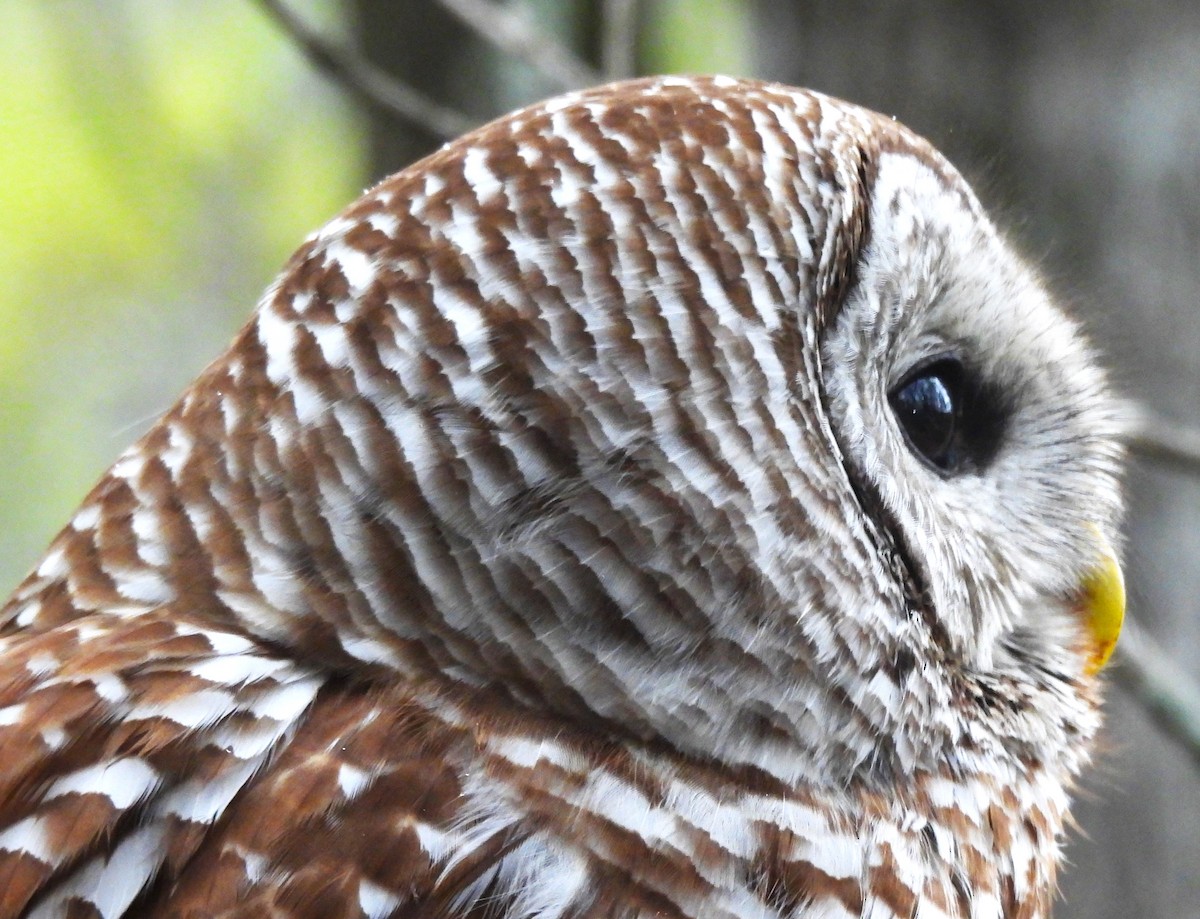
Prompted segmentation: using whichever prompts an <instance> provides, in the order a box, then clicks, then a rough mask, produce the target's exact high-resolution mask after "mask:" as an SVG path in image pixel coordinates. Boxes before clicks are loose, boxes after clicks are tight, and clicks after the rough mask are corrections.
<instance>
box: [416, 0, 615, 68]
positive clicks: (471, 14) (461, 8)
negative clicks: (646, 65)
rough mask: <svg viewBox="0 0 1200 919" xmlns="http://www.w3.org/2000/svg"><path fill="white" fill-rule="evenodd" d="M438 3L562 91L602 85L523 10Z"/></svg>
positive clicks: (470, 1)
mask: <svg viewBox="0 0 1200 919" xmlns="http://www.w3.org/2000/svg"><path fill="white" fill-rule="evenodd" d="M438 2H439V3H440V4H441V5H442V7H443V9H445V10H447V11H448V12H450V13H453V14H454V15H455V16H457V17H458V19H459V20H460V21H461V22H462V23H463V24H464V25H466V26H467V27H469V28H470V29H471V30H472V31H473V32H475V34H476V35H478V36H479V37H480V38H482V39H483V40H484V41H486V42H489V43H490V44H492V45H494V46H495V47H496V48H499V49H500V50H501V51H503V52H504V53H505V54H510V55H512V56H513V57H516V58H520V59H521V60H523V61H525V62H526V63H527V64H529V65H530V66H531V67H533V68H534V69H535V70H537V71H538V72H539V73H541V74H543V75H544V76H546V77H547V78H548V79H550V80H551V81H552V82H554V83H556V84H558V85H559V86H560V87H562V88H563V89H581V88H582V87H585V86H594V85H595V84H597V83H599V82H601V77H600V74H598V73H596V71H595V70H593V69H592V68H591V67H589V66H588V65H587V64H585V63H584V62H583V61H581V60H580V59H579V58H578V57H577V56H576V55H574V54H573V53H572V52H571V51H570V50H569V49H568V48H566V47H565V46H563V45H562V44H560V43H559V42H557V41H555V40H554V38H552V37H551V36H549V35H547V34H546V33H545V32H543V31H541V30H540V29H538V28H537V27H536V26H535V25H534V24H533V23H532V22H530V20H529V16H528V14H527V13H526V12H525V11H524V10H514V9H508V8H507V7H502V6H500V5H498V4H496V3H493V2H489V0H438Z"/></svg>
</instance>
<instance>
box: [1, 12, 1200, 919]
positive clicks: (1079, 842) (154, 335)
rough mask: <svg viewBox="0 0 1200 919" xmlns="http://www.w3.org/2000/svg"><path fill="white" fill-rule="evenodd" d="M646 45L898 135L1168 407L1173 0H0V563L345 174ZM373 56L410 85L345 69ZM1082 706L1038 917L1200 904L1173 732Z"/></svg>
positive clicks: (1180, 661) (1186, 54)
mask: <svg viewBox="0 0 1200 919" xmlns="http://www.w3.org/2000/svg"><path fill="white" fill-rule="evenodd" d="M288 10H290V11H291V12H292V13H294V14H295V15H296V16H298V17H299V19H298V20H297V21H295V22H292V23H291V30H292V31H291V32H289V31H288V29H287V28H285V27H284V26H286V25H287V19H286V17H287V15H288V14H287V11H288ZM472 23H474V26H473V25H472ZM296 30H301V31H305V30H307V32H309V33H310V34H309V35H308V36H307V41H308V46H307V50H305V40H304V38H303V37H299V38H298V36H297V34H296ZM539 35H540V38H539ZM531 36H532V37H531ZM547 40H548V41H547ZM522 42H524V43H522ZM343 52H348V53H346V54H345V56H344V57H342V56H340V55H342V54H343ZM314 60H318V61H319V62H324V64H325V66H326V68H327V69H326V71H321V70H319V69H318V68H317V67H315V66H314ZM346 61H349V62H350V63H349V65H347V64H346ZM339 62H340V63H339ZM331 63H332V65H334V66H333V69H338V68H339V67H340V68H341V69H342V70H343V74H342V76H341V78H336V77H334V76H331V74H330V73H329V72H328V69H329V67H330V65H331ZM372 66H374V67H375V68H378V69H377V70H373V69H371V68H372ZM347 67H349V68H350V70H351V71H352V72H351V73H350V76H349V77H347V76H346V70H347ZM664 71H687V72H715V71H719V72H726V73H735V74H739V75H746V76H756V77H762V78H766V79H772V80H779V81H782V82H785V83H790V84H795V85H802V86H808V87H811V88H814V89H819V90H822V91H825V92H828V93H831V94H834V95H838V96H842V97H845V98H847V99H850V100H853V101H855V102H859V103H861V104H864V105H866V106H868V107H870V108H874V109H877V110H879V111H882V112H885V113H887V114H891V115H895V116H896V117H897V118H899V119H900V120H901V121H903V122H905V123H906V124H908V125H909V126H910V127H912V128H914V129H916V130H917V131H918V132H920V133H922V134H924V135H925V136H927V137H928V138H930V139H931V140H932V141H933V143H934V144H935V145H936V146H937V147H939V148H940V149H941V150H942V151H943V152H944V153H946V154H947V155H948V156H949V157H950V159H951V160H953V161H954V162H955V163H956V164H957V165H958V166H959V168H960V169H961V170H962V171H963V172H964V173H965V174H966V175H967V176H968V177H969V178H970V179H971V180H972V181H973V182H974V184H975V186H976V189H977V191H978V192H979V194H980V197H981V198H982V199H983V201H984V204H985V206H987V207H988V208H989V210H990V211H991V213H992V214H993V215H994V216H996V217H997V218H998V219H999V222H1000V223H1001V224H1002V225H1003V226H1005V227H1006V228H1007V229H1008V230H1009V232H1010V235H1011V236H1012V237H1013V238H1014V239H1015V241H1016V242H1017V245H1018V248H1020V249H1021V250H1022V251H1024V252H1025V253H1026V254H1027V255H1029V256H1030V258H1031V259H1032V261H1034V263H1035V264H1037V265H1039V266H1040V267H1041V269H1042V271H1043V273H1044V275H1045V276H1046V278H1047V279H1048V283H1049V284H1050V286H1051V288H1052V289H1054V290H1055V291H1056V292H1057V293H1058V294H1059V296H1060V297H1061V298H1062V299H1063V300H1064V301H1065V302H1066V303H1067V304H1068V305H1069V307H1070V309H1071V310H1072V311H1073V312H1074V313H1075V314H1076V315H1078V316H1079V317H1080V318H1081V319H1082V320H1083V321H1084V322H1085V324H1086V325H1087V326H1088V327H1089V328H1090V329H1091V331H1092V334H1093V336H1094V338H1095V339H1096V341H1097V342H1098V343H1099V344H1100V345H1101V347H1102V348H1103V349H1104V350H1105V351H1106V352H1107V354H1108V355H1109V363H1110V366H1111V369H1112V371H1113V373H1114V375H1115V377H1116V379H1117V381H1118V382H1119V384H1120V386H1121V388H1122V389H1123V391H1124V392H1125V393H1126V394H1127V395H1128V396H1129V397H1131V398H1132V399H1134V400H1136V402H1137V403H1138V404H1140V405H1142V406H1145V407H1147V408H1148V409H1149V411H1151V412H1152V413H1153V414H1154V416H1155V417H1157V418H1159V419H1161V420H1162V422H1163V423H1164V425H1165V428H1164V430H1165V431H1166V432H1167V433H1173V434H1179V433H1181V432H1182V433H1184V434H1186V433H1187V432H1188V431H1189V430H1191V429H1193V428H1200V308H1198V304H1200V159H1198V156H1200V4H1194V3H1191V2H1188V0H1141V2H1137V3H1134V2H1132V0H1127V2H1123V3H1117V2H1099V0H1095V2H1078V3H1075V2H1072V3H1068V2H1057V3H1055V2H1050V3H1047V2H1035V0H1006V2H999V0H976V2H973V3H962V2H959V0H911V2H899V0H891V2H875V3H866V2H858V0H813V2H802V0H799V2H767V0H758V2H754V0H694V2H683V0H643V2H642V3H640V4H637V3H631V2H628V0H608V2H603V0H525V2H523V3H520V2H510V3H489V2H481V0H471V2H468V0H440V2H435V0H390V2H389V0H345V2H341V3H337V2H326V3H319V2H315V0H291V2H290V3H289V4H288V6H287V7H286V9H284V8H280V7H279V6H278V5H277V4H276V3H272V2H266V0H258V2H255V0H3V2H2V4H0V132H2V133H0V137H2V140H0V444H2V447H0V595H4V594H7V592H8V590H9V589H10V588H11V587H13V586H15V585H16V583H17V581H18V580H19V579H20V577H21V576H22V575H23V573H24V572H25V571H26V570H27V569H28V568H29V567H30V566H31V565H33V563H34V562H35V561H36V560H37V558H38V556H39V554H40V550H41V548H42V547H43V546H44V545H45V544H46V542H47V541H48V540H49V539H50V537H51V536H52V535H53V533H54V531H55V530H56V529H57V527H58V526H59V525H60V524H61V523H62V522H63V521H65V520H66V519H67V517H68V515H69V513H70V512H71V510H72V509H73V508H74V506H75V505H76V504H77V502H78V501H79V499H80V498H81V497H82V496H83V494H84V492H85V491H86V490H87V489H88V488H89V487H90V485H91V484H92V482H93V481H94V480H95V479H96V478H97V477H98V475H99V474H100V472H101V471H102V470H103V469H104V468H105V467H106V466H107V465H108V464H109V463H110V462H111V461H112V460H113V459H114V458H115V457H116V455H117V454H118V453H119V452H120V451H121V450H122V449H123V448H124V447H125V446H126V445H127V444H129V443H130V442H131V441H133V440H134V439H135V438H136V437H137V436H138V435H139V434H140V433H141V432H142V431H143V430H144V429H145V428H146V427H147V426H148V425H149V423H150V421H151V420H153V418H154V417H155V416H156V415H157V414H158V413H160V412H161V411H162V410H164V409H165V408H167V407H168V406H169V405H170V404H171V402H173V401H174V398H175V396H176V395H177V394H178V393H179V391H180V390H181V389H182V388H183V387H184V386H185V385H186V384H187V382H188V381H189V380H190V379H191V378H192V377H193V376H195V374H196V373H197V372H198V371H199V370H200V369H201V368H202V367H203V366H204V364H205V363H206V362H207V361H208V360H209V359H210V358H212V357H214V356H215V355H216V354H217V353H218V352H219V351H220V350H221V349H222V347H223V346H224V344H225V343H226V342H227V341H228V340H229V338H230V337H231V336H232V335H233V333H234V332H235V331H236V329H237V328H238V327H239V326H240V325H241V324H242V322H244V321H245V319H246V318H247V317H248V315H249V313H250V311H251V309H252V308H253V305H254V303H255V301H256V299H257V297H258V295H259V293H260V292H261V291H262V290H263V289H264V288H265V286H266V285H267V283H268V282H269V281H270V280H271V278H272V277H273V275H274V273H275V272H276V270H277V268H278V266H279V265H280V264H282V262H283V260H284V259H285V258H286V257H287V255H288V254H289V252H290V251H291V250H292V249H293V248H294V247H295V246H296V245H297V244H298V243H299V242H300V240H301V239H302V238H303V237H304V236H305V235H306V234H307V233H308V232H309V231H311V230H313V229H315V228H316V227H317V226H318V225H320V224H321V223H322V222H324V221H325V220H326V219H327V218H328V217H330V216H331V215H332V214H333V213H334V212H335V211H337V210H338V209H340V208H341V207H342V206H343V205H344V204H346V203H348V202H349V201H350V200H351V199H352V198H354V197H355V196H356V195H357V193H358V192H359V191H360V190H361V189H362V188H363V187H365V186H366V185H368V184H370V183H372V182H374V181H375V180H376V179H378V178H380V177H382V176H384V175H386V174H388V173H389V172H392V171H394V170H395V169H398V168H400V167H402V166H404V165H405V164H407V163H409V162H411V161H412V160H413V159H415V158H417V157H418V156H420V155H422V154H424V153H425V152H428V151H429V150H431V149H433V148H434V147H435V146H436V145H437V144H438V143H439V142H440V140H441V137H440V136H439V134H445V133H447V132H448V131H453V129H454V128H455V126H457V125H462V124H469V123H473V122H480V121H483V120H486V119H488V118H491V117H493V116H495V115H499V114H501V113H503V112H504V111H506V110H508V109H511V108H513V107H516V106H518V105H522V104H525V103H527V102H530V101H534V100H536V99H539V98H542V97H545V96H547V95H551V94H554V93H557V92H559V91H561V90H563V89H564V88H569V87H572V86H575V85H580V84H586V83H588V82H598V81H600V80H601V79H604V78H605V76H606V75H622V74H628V73H635V72H636V73H653V72H664ZM388 80H397V81H401V82H402V83H403V84H404V85H405V86H407V87H410V88H412V89H414V90H417V91H419V92H420V93H424V94H425V95H426V96H427V97H428V99H426V100H422V99H420V98H418V99H417V100H416V102H415V103H414V102H413V100H412V99H409V98H408V97H405V98H404V99H399V100H393V103H392V104H390V105H388V104H381V103H380V102H379V101H378V100H376V101H375V102H374V103H372V102H370V101H369V100H367V99H366V98H365V97H366V96H369V95H370V92H363V89H364V87H365V88H366V89H368V90H369V89H370V88H371V87H372V86H375V87H376V88H378V86H383V87H384V88H385V89H389V90H391V89H395V86H394V85H393V84H392V83H389V82H387V81H388ZM355 81H357V82H358V83H359V90H358V91H355V90H354V89H353V88H352V87H348V85H347V84H348V83H353V82H355ZM376 95H378V94H376ZM397 104H398V105H401V106H408V107H409V109H410V116H411V115H412V114H416V115H418V116H419V117H417V118H416V119H415V120H414V118H412V117H406V118H401V117H399V116H397V115H396V114H395V112H394V111H391V109H392V108H394V107H395V105H397ZM413 105H415V106H416V108H413ZM422 106H424V107H423V108H422ZM418 122H419V123H418ZM422 124H423V126H422ZM1129 485H1130V499H1131V514H1130V526H1129V546H1128V551H1127V562H1126V565H1127V571H1128V577H1129V582H1130V583H1129V590H1130V610H1131V613H1132V615H1133V616H1134V617H1136V618H1137V619H1138V621H1139V622H1140V623H1141V624H1142V625H1143V626H1144V627H1145V628H1146V630H1147V631H1148V632H1149V633H1150V634H1151V635H1153V636H1154V637H1155V638H1156V639H1157V640H1158V642H1159V643H1160V644H1161V645H1163V646H1165V647H1166V648H1167V649H1168V650H1169V653H1170V655H1171V657H1172V659H1173V661H1174V664H1175V666H1176V667H1177V672H1178V673H1179V674H1180V677H1179V679H1178V680H1177V681H1176V682H1179V683H1180V684H1181V685H1182V684H1183V683H1184V682H1185V681H1187V680H1194V679H1195V677H1196V675H1197V673H1198V672H1200V616H1198V615H1197V611H1198V608H1200V563H1197V561H1196V555H1197V544H1198V543H1200V526H1198V524H1200V476H1198V475H1197V474H1196V470H1195V469H1194V468H1193V467H1190V466H1189V464H1187V463H1186V462H1179V461H1178V458H1177V460H1176V461H1174V462H1169V463H1168V462H1163V461H1162V459H1161V458H1159V459H1154V458H1152V457H1150V458H1148V457H1147V456H1146V455H1145V454H1144V453H1143V454H1141V455H1137V456H1135V457H1134V459H1133V461H1132V463H1131V469H1130V476H1129ZM1126 682H1127V681H1126ZM1109 712H1110V717H1109V728H1108V731H1107V734H1106V744H1105V750H1104V753H1103V755H1102V758H1101V767H1100V768H1099V769H1098V770H1096V771H1095V772H1094V773H1093V774H1092V775H1091V776H1090V777H1089V779H1088V782H1087V785H1086V787H1085V788H1084V789H1083V792H1082V796H1081V797H1082V800H1081V802H1080V805H1079V806H1078V808H1077V811H1076V813H1077V816H1078V819H1079V824H1080V828H1079V830H1078V831H1077V832H1075V833H1074V834H1073V837H1072V842H1071V845H1070V848H1069V850H1068V857H1069V861H1070V862H1071V865H1070V866H1069V867H1068V869H1067V871H1066V874H1065V878H1064V892H1063V903H1062V904H1060V907H1059V910H1058V912H1057V913H1056V915H1057V916H1059V917H1060V919H1064V917H1065V919H1082V917H1088V919H1118V917H1119V919H1130V917H1172V919H1200V773H1198V772H1197V766H1198V765H1200V756H1197V754H1196V753H1195V751H1194V750H1193V751H1192V752H1191V753H1190V754H1189V752H1188V751H1187V750H1186V749H1185V748H1184V747H1183V746H1182V745H1181V744H1179V743H1178V742H1177V741H1173V740H1171V739H1170V738H1168V737H1167V735H1165V734H1164V733H1163V732H1162V731H1160V730H1158V729H1157V728H1156V727H1155V726H1154V725H1153V723H1152V719H1151V717H1150V716H1149V715H1148V714H1147V710H1146V708H1145V706H1144V705H1142V704H1140V703H1139V702H1138V701H1137V700H1135V699H1134V698H1133V696H1132V695H1130V694H1129V693H1128V692H1127V691H1125V690H1123V689H1122V688H1121V687H1120V686H1118V688H1117V689H1116V691H1114V693H1113V694H1112V701H1111V703H1110V705H1109ZM1185 714H1186V713H1185ZM1192 714H1193V715H1194V714H1195V713H1192ZM1198 730H1200V728H1198Z"/></svg>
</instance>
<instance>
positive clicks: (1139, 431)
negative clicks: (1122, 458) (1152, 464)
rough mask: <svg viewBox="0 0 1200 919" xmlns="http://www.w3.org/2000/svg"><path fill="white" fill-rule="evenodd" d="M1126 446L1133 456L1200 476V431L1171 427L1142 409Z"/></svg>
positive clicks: (1179, 426) (1180, 426) (1177, 426)
mask: <svg viewBox="0 0 1200 919" xmlns="http://www.w3.org/2000/svg"><path fill="white" fill-rule="evenodd" d="M1126 443H1127V444H1128V446H1129V449H1130V451H1131V452H1132V453H1134V454H1135V455H1138V456H1142V457H1145V458H1146V459H1150V460H1154V461H1156V462H1160V463H1164V464H1166V465H1170V466H1175V467H1177V468H1179V469H1181V470H1182V471H1184V472H1190V473H1192V474H1200V431H1197V430H1195V429H1193V428H1187V427H1184V426H1182V425H1175V424H1171V423H1170V422H1167V421H1164V420H1163V419H1162V418H1158V417H1156V416H1155V415H1153V414H1151V413H1150V412H1149V411H1147V410H1146V409H1140V410H1139V411H1138V413H1137V415H1136V416H1135V419H1134V426H1133V431H1132V432H1131V433H1130V434H1129V436H1128V438H1127V440H1126Z"/></svg>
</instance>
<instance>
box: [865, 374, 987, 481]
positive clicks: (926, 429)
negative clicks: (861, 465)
mask: <svg viewBox="0 0 1200 919" xmlns="http://www.w3.org/2000/svg"><path fill="white" fill-rule="evenodd" d="M888 398H889V401H890V402H891V405H892V411H893V412H895V414H896V419H897V421H899V422H900V427H901V429H902V430H903V431H904V436H905V437H906V438H907V440H908V445H909V447H910V448H911V449H912V451H913V452H914V453H915V454H916V455H917V456H919V457H920V458H921V459H922V460H924V461H925V462H927V463H928V464H929V465H931V466H933V467H934V468H935V469H938V470H939V471H941V472H943V473H946V474H947V475H955V474H957V473H960V472H965V471H967V470H969V469H979V468H981V467H982V466H984V465H985V464H986V463H987V462H988V461H989V460H990V459H991V458H992V456H993V455H994V454H995V452H996V449H997V448H998V447H999V445H1000V439H1001V437H1002V435H1003V433H1004V417H1005V414H1006V413H1005V412H1004V410H1003V406H1002V404H1001V402H1000V400H999V399H997V398H995V395H994V394H993V393H991V392H990V391H989V390H988V389H987V388H986V387H983V386H981V385H980V384H979V382H978V381H977V380H976V379H975V378H974V377H973V376H972V375H971V374H970V373H969V372H968V371H967V369H966V368H965V367H964V366H963V364H962V362H961V361H959V360H958V358H955V357H942V358H938V359H936V360H934V361H932V362H930V363H927V364H924V365H922V366H920V367H918V368H917V369H916V370H915V371H913V372H912V373H910V374H909V375H908V376H907V377H905V378H904V380H903V381H902V382H901V383H900V384H899V385H898V386H896V387H895V389H893V390H892V392H891V394H890V395H889V397H888Z"/></svg>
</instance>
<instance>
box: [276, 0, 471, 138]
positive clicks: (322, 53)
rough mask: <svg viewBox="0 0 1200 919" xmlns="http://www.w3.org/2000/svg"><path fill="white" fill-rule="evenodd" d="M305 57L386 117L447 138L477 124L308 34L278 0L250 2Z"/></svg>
mask: <svg viewBox="0 0 1200 919" xmlns="http://www.w3.org/2000/svg"><path fill="white" fill-rule="evenodd" d="M256 2H257V3H258V5H259V6H260V7H262V8H263V10H264V11H266V13H267V14H268V15H270V16H271V18H272V19H274V20H275V21H276V22H277V23H278V24H279V25H280V27H281V28H282V29H283V30H284V32H286V33H287V34H288V36H289V37H290V38H291V39H292V40H293V41H294V42H295V43H296V44H297V45H298V46H299V48H300V50H301V51H303V52H304V54H305V56H306V57H307V58H308V59H309V61H311V62H312V64H313V65H314V66H315V67H316V68H317V69H318V70H321V71H322V72H324V73H325V74H327V75H328V76H329V77H330V78H332V79H333V81H334V82H335V83H337V84H338V85H340V86H342V87H343V88H345V89H347V90H349V91H350V92H352V93H353V94H354V95H356V96H358V98H359V99H361V100H363V101H364V102H366V103H367V104H369V105H372V106H374V107H376V108H378V109H380V110H381V111H383V112H386V113H387V114H389V115H393V116H395V117H397V118H399V119H400V120H402V121H406V122H408V123H409V124H413V125H416V126H417V127H419V128H421V129H423V130H425V131H427V132H429V133H430V134H432V135H433V136H434V137H438V138H441V139H442V140H451V139H452V138H455V137H458V136H459V135H460V134H465V133H466V132H467V131H469V130H471V129H472V128H474V127H476V125H477V122H475V121H473V120H472V119H470V118H468V117H467V116H466V115H463V114H462V113H461V112H457V111H455V110H454V109H450V108H446V107H444V106H441V105H439V104H438V103H436V102H434V101H433V100H432V99H430V98H428V97H427V96H425V95H422V94H421V93H419V92H417V91H416V90H415V89H413V88H412V87H411V86H409V85H407V84H406V83H402V82H401V81H399V80H397V79H395V78H393V77H391V76H389V75H388V74H387V73H385V72H384V71H383V70H380V69H379V68H378V67H376V66H375V65H374V64H372V63H371V62H370V61H368V60H367V59H366V58H364V57H363V56H362V55H360V54H356V53H354V52H353V51H350V50H349V49H346V48H340V47H338V46H336V45H334V44H332V43H331V42H328V41H326V40H325V39H324V38H323V37H322V36H320V35H318V34H317V33H316V32H314V31H312V30H311V29H310V28H309V27H308V26H307V25H306V24H305V23H304V22H303V20H301V19H300V18H299V17H298V16H297V15H296V14H295V13H293V12H292V11H291V10H290V9H289V8H288V7H287V5H286V4H285V3H283V2H282V0H256Z"/></svg>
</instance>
